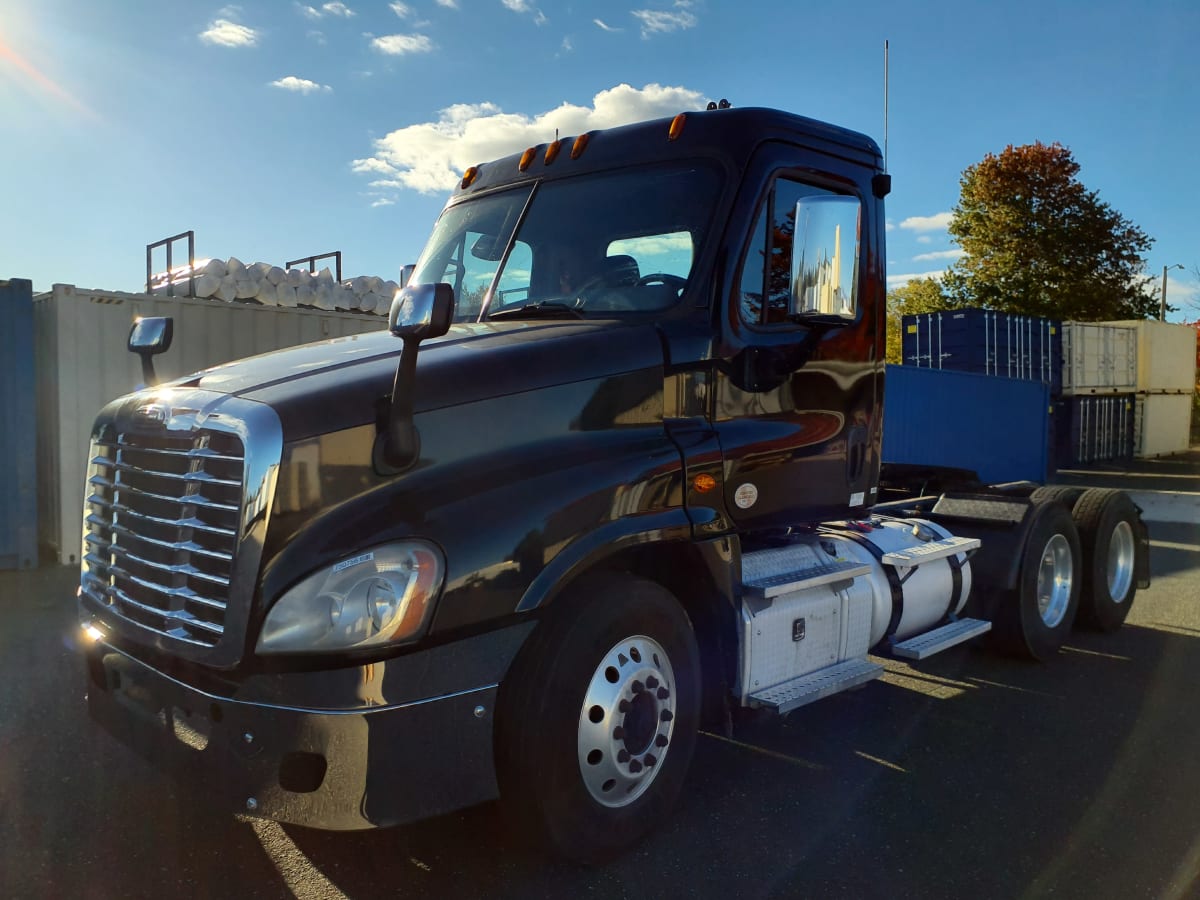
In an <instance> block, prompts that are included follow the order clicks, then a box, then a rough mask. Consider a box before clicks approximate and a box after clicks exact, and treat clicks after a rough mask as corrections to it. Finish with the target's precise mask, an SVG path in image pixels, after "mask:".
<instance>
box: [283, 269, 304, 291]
mask: <svg viewBox="0 0 1200 900" xmlns="http://www.w3.org/2000/svg"><path fill="white" fill-rule="evenodd" d="M307 281H308V273H307V272H305V271H304V270H303V269H288V270H287V283H288V284H290V285H291V286H292V287H294V288H298V287H300V285H302V284H304V283H305V282H307Z"/></svg>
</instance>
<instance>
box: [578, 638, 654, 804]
mask: <svg viewBox="0 0 1200 900" xmlns="http://www.w3.org/2000/svg"><path fill="white" fill-rule="evenodd" d="M675 699H676V698H675V673H674V671H672V669H671V661H670V659H668V658H667V654H666V651H664V650H663V648H662V646H661V645H660V644H659V643H658V642H657V641H655V640H653V639H652V638H648V637H646V636H645V635H641V634H639V635H634V636H632V637H628V638H625V640H623V641H618V642H617V643H616V644H614V645H613V646H612V648H611V649H610V650H609V651H608V652H607V653H605V654H604V657H603V658H602V659H601V660H600V664H599V665H598V666H596V671H595V672H594V673H593V674H592V679H591V681H590V682H588V687H587V693H586V694H585V695H584V698H583V708H582V709H581V710H580V712H579V734H578V750H579V772H580V775H582V776H583V784H584V786H585V787H586V788H587V791H588V793H589V794H591V796H592V799H593V800H595V801H596V802H597V803H599V804H601V805H603V806H608V807H613V808H616V807H621V806H627V805H629V804H630V803H632V802H633V801H635V800H636V799H637V798H638V797H640V796H641V795H642V794H643V793H645V791H646V789H647V788H648V787H649V786H650V784H651V782H653V781H654V778H655V776H656V775H657V774H658V772H659V770H660V769H661V768H662V766H663V761H664V760H665V759H666V756H667V751H668V750H669V749H670V746H671V738H672V736H673V733H674V730H675Z"/></svg>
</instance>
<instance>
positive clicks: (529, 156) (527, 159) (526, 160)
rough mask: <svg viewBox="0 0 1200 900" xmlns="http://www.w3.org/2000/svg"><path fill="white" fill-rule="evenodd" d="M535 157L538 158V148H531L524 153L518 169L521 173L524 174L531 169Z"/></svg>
mask: <svg viewBox="0 0 1200 900" xmlns="http://www.w3.org/2000/svg"><path fill="white" fill-rule="evenodd" d="M535 156H537V147H530V148H529V149H528V150H526V151H525V152H524V153H522V154H521V162H520V163H519V164H518V165H517V168H518V169H519V170H520V171H522V172H524V171H525V170H526V169H528V168H529V164H530V163H531V162H533V158H534V157H535Z"/></svg>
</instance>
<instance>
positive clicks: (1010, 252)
mask: <svg viewBox="0 0 1200 900" xmlns="http://www.w3.org/2000/svg"><path fill="white" fill-rule="evenodd" d="M1078 174H1079V164H1078V163H1077V162H1075V160H1074V158H1073V157H1072V156H1071V151H1070V150H1068V149H1067V148H1066V147H1064V146H1062V145H1061V144H1058V143H1054V144H1043V143H1041V142H1038V143H1034V144H1026V145H1024V146H1021V147H1014V146H1012V145H1009V146H1008V147H1006V148H1005V149H1004V151H1003V152H1002V153H1000V154H999V155H996V154H992V153H989V154H988V155H987V156H985V157H984V158H983V161H982V162H979V163H977V164H975V165H973V166H969V167H968V168H967V169H966V170H965V171H964V172H963V174H962V178H961V180H960V185H961V196H960V198H959V201H958V205H957V206H956V207H955V208H954V210H953V218H952V219H951V221H950V227H949V231H950V235H951V236H952V237H953V238H954V239H955V240H956V241H957V242H958V243H959V245H960V246H961V247H962V248H963V250H965V251H966V255H965V256H963V257H962V258H960V259H959V260H958V261H957V262H956V263H955V264H954V265H953V266H952V267H951V268H950V270H949V271H948V272H947V273H946V275H945V278H944V281H943V285H944V287H945V290H946V293H947V294H948V295H949V296H950V297H951V299H952V301H953V302H954V304H955V305H956V306H983V307H987V308H989V309H996V310H1001V311H1004V312H1014V313H1021V314H1025V315H1039V316H1050V317H1052V318H1057V319H1075V320H1083V321H1098V320H1104V319H1142V318H1151V317H1156V316H1157V315H1158V298H1157V297H1156V296H1155V294H1154V292H1153V290H1151V285H1150V283H1149V279H1148V278H1147V276H1146V275H1145V268H1146V261H1145V258H1144V257H1143V254H1144V253H1146V251H1148V250H1149V249H1150V245H1151V244H1152V243H1153V240H1152V239H1151V238H1150V237H1149V235H1147V234H1146V233H1145V232H1144V231H1142V230H1141V229H1140V228H1138V227H1137V226H1136V225H1134V224H1133V223H1132V222H1130V221H1129V220H1128V219H1126V218H1125V217H1124V216H1123V215H1121V214H1120V213H1119V212H1117V211H1116V210H1114V209H1113V208H1112V207H1110V206H1109V205H1108V204H1107V203H1104V202H1102V201H1101V200H1100V197H1099V195H1098V194H1097V193H1096V192H1095V191H1090V190H1088V189H1087V188H1085V187H1084V186H1083V184H1082V183H1080V181H1079V179H1078V177H1077V176H1078Z"/></svg>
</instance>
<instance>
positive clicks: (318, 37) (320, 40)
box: [308, 31, 329, 47]
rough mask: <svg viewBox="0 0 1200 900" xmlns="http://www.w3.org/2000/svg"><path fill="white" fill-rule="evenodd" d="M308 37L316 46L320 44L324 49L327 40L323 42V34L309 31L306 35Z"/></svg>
mask: <svg viewBox="0 0 1200 900" xmlns="http://www.w3.org/2000/svg"><path fill="white" fill-rule="evenodd" d="M308 36H309V37H310V38H311V39H312V40H314V41H316V42H317V43H318V44H320V45H321V46H322V47H324V46H325V45H326V44H327V43H329V42H328V41H327V40H325V35H324V33H323V32H320V31H310V32H309V33H308Z"/></svg>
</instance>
